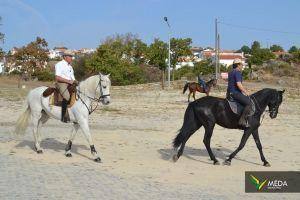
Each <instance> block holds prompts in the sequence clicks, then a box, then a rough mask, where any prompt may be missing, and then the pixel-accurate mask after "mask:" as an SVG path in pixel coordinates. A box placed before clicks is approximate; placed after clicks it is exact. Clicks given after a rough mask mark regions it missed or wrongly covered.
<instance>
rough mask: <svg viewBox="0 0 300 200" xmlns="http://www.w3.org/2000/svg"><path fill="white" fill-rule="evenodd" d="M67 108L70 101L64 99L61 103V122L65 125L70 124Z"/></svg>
mask: <svg viewBox="0 0 300 200" xmlns="http://www.w3.org/2000/svg"><path fill="white" fill-rule="evenodd" d="M67 107H68V101H67V100H66V99H63V101H62V103H61V121H62V122H65V123H67V122H69V119H68V118H67V117H66V112H67Z"/></svg>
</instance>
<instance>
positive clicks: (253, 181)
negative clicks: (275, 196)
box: [250, 175, 268, 191]
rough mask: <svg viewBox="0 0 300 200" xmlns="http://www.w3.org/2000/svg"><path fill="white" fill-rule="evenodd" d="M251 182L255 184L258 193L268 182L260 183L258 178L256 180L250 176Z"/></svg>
mask: <svg viewBox="0 0 300 200" xmlns="http://www.w3.org/2000/svg"><path fill="white" fill-rule="evenodd" d="M250 180H251V183H253V185H255V187H256V189H257V191H260V190H261V189H262V188H263V186H264V185H265V183H266V182H267V181H268V180H267V179H266V180H264V181H259V180H258V178H256V177H255V176H253V175H250Z"/></svg>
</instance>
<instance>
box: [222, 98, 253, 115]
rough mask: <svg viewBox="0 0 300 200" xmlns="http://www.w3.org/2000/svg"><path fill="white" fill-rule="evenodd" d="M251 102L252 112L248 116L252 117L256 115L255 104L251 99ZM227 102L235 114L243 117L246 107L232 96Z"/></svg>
mask: <svg viewBox="0 0 300 200" xmlns="http://www.w3.org/2000/svg"><path fill="white" fill-rule="evenodd" d="M250 100H251V111H250V113H249V115H248V116H252V115H254V113H255V104H254V102H253V100H252V99H251V98H250ZM226 101H227V102H228V105H229V107H230V109H231V111H232V112H233V113H235V114H237V115H241V114H242V113H243V110H244V108H245V106H243V105H242V104H240V103H239V102H237V101H235V100H234V99H233V98H232V97H231V96H230V95H228V96H227V97H226Z"/></svg>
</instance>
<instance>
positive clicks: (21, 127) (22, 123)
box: [15, 104, 31, 135]
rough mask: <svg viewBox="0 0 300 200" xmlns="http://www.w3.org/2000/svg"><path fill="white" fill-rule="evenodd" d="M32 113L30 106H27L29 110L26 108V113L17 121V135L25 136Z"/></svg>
mask: <svg viewBox="0 0 300 200" xmlns="http://www.w3.org/2000/svg"><path fill="white" fill-rule="evenodd" d="M30 113H31V110H30V107H29V105H28V104H27V108H26V110H25V112H23V113H22V114H21V116H20V117H19V118H18V120H17V123H16V128H15V134H16V135H25V131H26V128H27V126H28V122H29V119H30Z"/></svg>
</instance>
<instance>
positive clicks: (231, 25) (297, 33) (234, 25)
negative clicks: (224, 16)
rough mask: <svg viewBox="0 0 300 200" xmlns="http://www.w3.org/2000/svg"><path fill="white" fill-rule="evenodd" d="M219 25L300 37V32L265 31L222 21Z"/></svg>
mask: <svg viewBox="0 0 300 200" xmlns="http://www.w3.org/2000/svg"><path fill="white" fill-rule="evenodd" d="M218 23H220V24H223V25H226V26H230V27H235V28H242V29H248V30H255V31H265V32H273V33H282V34H294V35H300V33H299V32H288V31H278V30H271V29H263V28H256V27H249V26H243V25H237V24H230V23H225V22H220V21H218Z"/></svg>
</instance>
